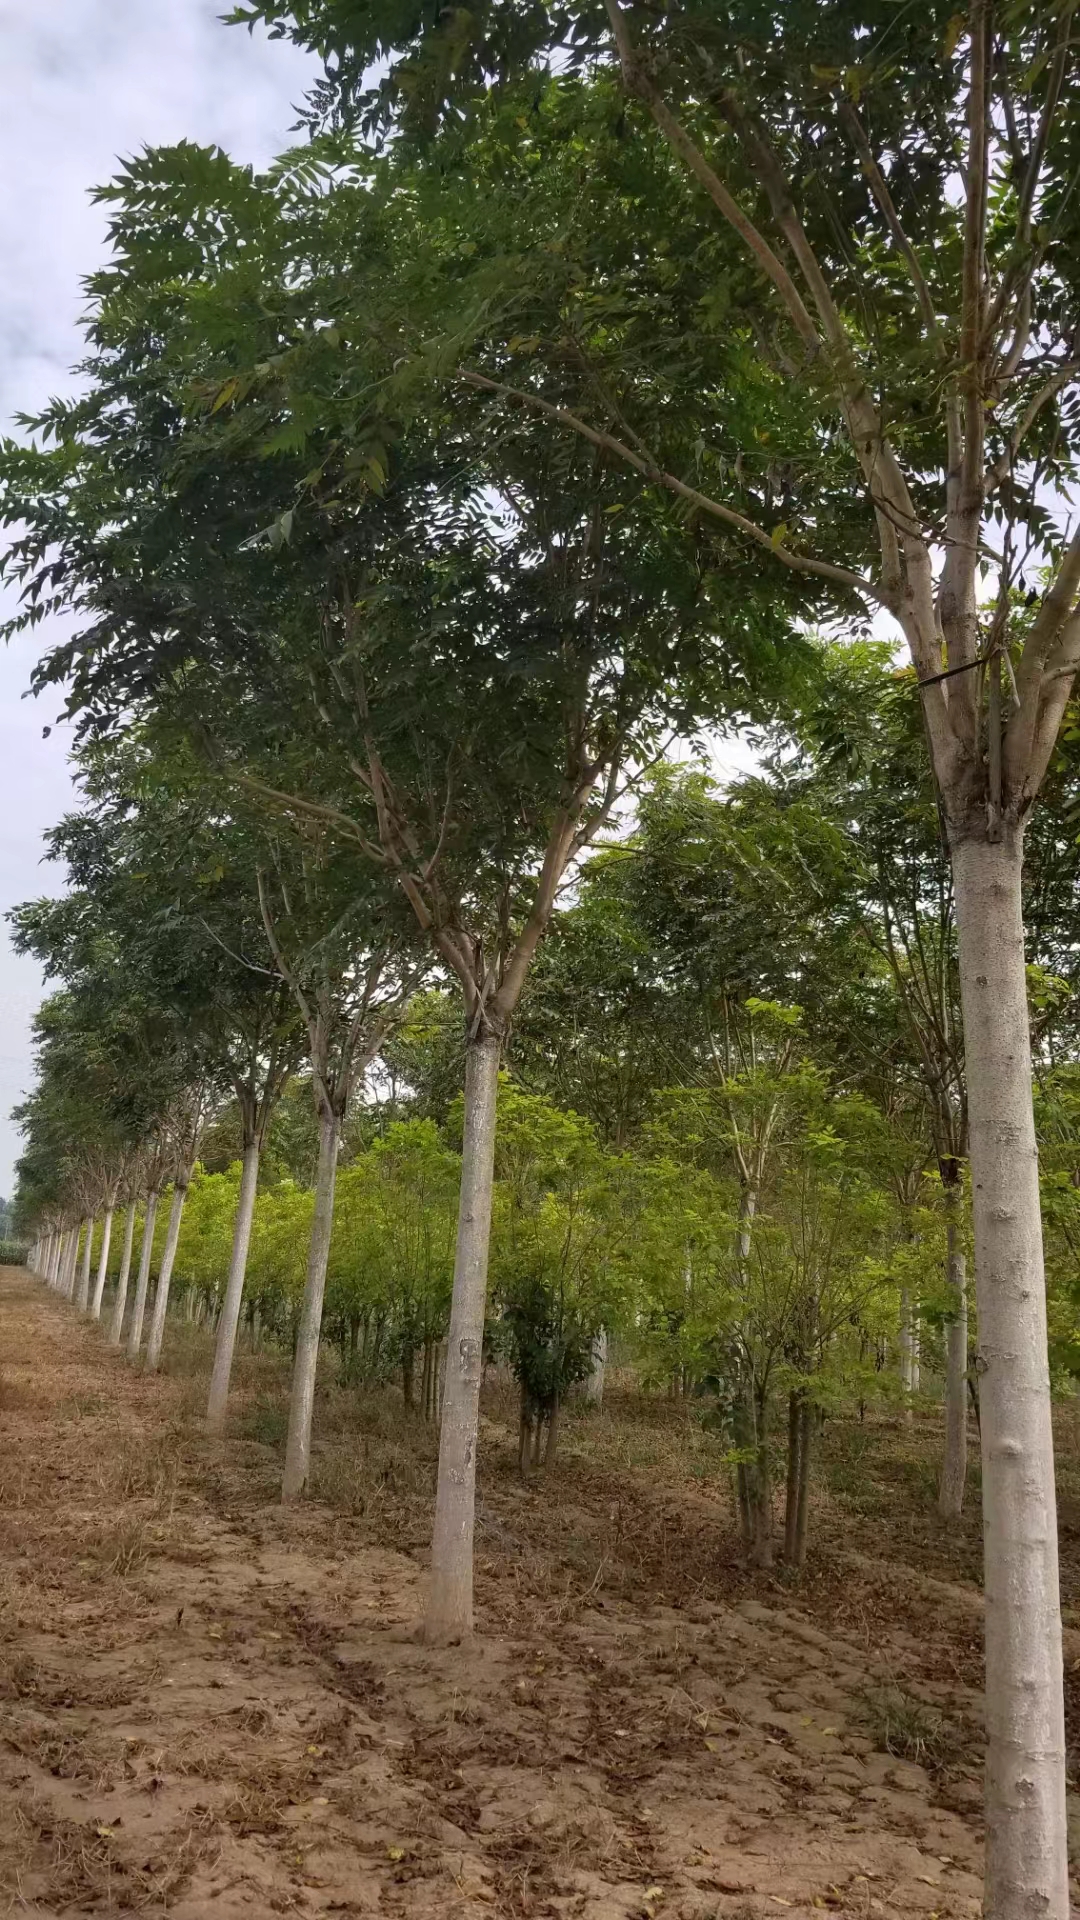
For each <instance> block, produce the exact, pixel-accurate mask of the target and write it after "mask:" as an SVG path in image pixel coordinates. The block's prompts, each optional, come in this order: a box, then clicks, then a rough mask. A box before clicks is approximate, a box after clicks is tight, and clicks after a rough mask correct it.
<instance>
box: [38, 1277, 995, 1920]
mask: <svg viewBox="0 0 1080 1920" xmlns="http://www.w3.org/2000/svg"><path fill="white" fill-rule="evenodd" d="M191 1401H192V1395H191V1394H190V1392H185V1385H184V1382H183V1381H182V1380H175V1379H169V1378H159V1379H153V1380H147V1379H145V1378H140V1377H139V1376H136V1375H133V1374H132V1373H131V1372H130V1371H129V1369H128V1368H127V1367H126V1365H125V1363H124V1362H123V1361H122V1360H121V1359H119V1358H118V1357H117V1356H114V1355H112V1354H109V1353H107V1352H106V1351H105V1350H104V1348H103V1345H102V1342H101V1338H100V1335H99V1334H98V1333H97V1332H96V1331H95V1330H93V1329H91V1328H89V1327H80V1326H78V1325H76V1323H75V1319H74V1316H73V1315H72V1312H71V1310H70V1308H68V1307H66V1306H64V1305H62V1304H61V1303H59V1302H57V1301H56V1300H54V1298H53V1297H52V1296H51V1295H48V1294H46V1293H45V1292H44V1290H43V1289H42V1288H41V1287H40V1285H38V1284H37V1283H35V1282H32V1281H30V1280H29V1279H28V1278H27V1276H25V1275H24V1274H21V1273H18V1272H15V1271H13V1270H6V1271H3V1272H0V1796H2V1800H3V1806H2V1809H0V1912H4V1911H10V1912H12V1913H20V1914H21V1913H29V1914H38V1915H60V1914H65V1915H79V1914H103V1913H114V1912H127V1911H139V1912H143V1913H146V1914H151V1915H158V1914H166V1913H168V1914H169V1915H171V1916H174V1920H196V1916H198V1917H199V1920H202V1916H211V1915H212V1916H219V1917H220V1920H230V1917H231V1916H241V1915H243V1916H256V1915H266V1914H268V1913H296V1914H319V1913H328V1914H329V1913H337V1914H358V1915H386V1916H393V1915H407V1916H410V1917H412V1916H415V1920H434V1917H435V1916H439V1917H440V1920H466V1917H467V1916H468V1917H469V1920H472V1917H473V1916H480V1915H485V1916H487V1915H492V1914H494V1915H501V1916H502V1915H504V1916H530V1915H532V1916H547V1915H567V1916H571V1915H573V1916H582V1920H631V1916H635V1917H637V1920H647V1917H648V1916H656V1920H676V1917H678V1920H705V1917H706V1916H714V1915H728V1914H731V1915H737V1916H739V1920H751V1916H754V1915H759V1914H762V1915H764V1914H769V1915H773V1916H775V1915H778V1914H781V1913H790V1914H792V1915H800V1914H803V1913H806V1914H810V1913H812V1912H814V1911H817V1912H820V1911H821V1909H823V1908H828V1909H831V1910H832V1911H833V1912H836V1913H842V1914H852V1915H858V1916H859V1920H866V1916H867V1915H868V1914H883V1915H893V1914H896V1915H900V1914H903V1915H905V1916H910V1915H911V1914H913V1913H915V1914H917V1913H925V1914H927V1915H938V1916H942V1917H943V1920H944V1916H951V1915H974V1914H975V1913H976V1912H977V1910H978V1903H979V1891H980V1889H979V1881H978V1878H977V1875H978V1871H979V1854H980V1843H979V1835H978V1823H977V1814H976V1813H975V1812H973V1811H971V1810H970V1809H971V1806H972V1803H973V1802H975V1803H976V1804H977V1799H978V1793H977V1788H976V1787H975V1785H974V1782H973V1780H972V1779H970V1778H965V1777H963V1773H962V1771H961V1772H960V1773H959V1774H957V1773H956V1772H955V1771H954V1773H953V1775H952V1777H951V1778H950V1779H949V1781H948V1783H947V1784H945V1785H943V1784H942V1780H941V1778H940V1777H939V1778H937V1779H936V1780H935V1779H932V1778H931V1776H930V1775H929V1774H928V1773H927V1772H925V1771H924V1770H923V1769H922V1768H921V1767H918V1766H914V1765H911V1764H910V1763H908V1762H905V1761H897V1760H896V1759H894V1758H893V1757H892V1756H891V1755H890V1754H888V1753H884V1752H879V1751H875V1750H874V1747H873V1743H872V1740H871V1739H870V1738H869V1737H868V1736H867V1733H866V1730H865V1712H864V1710H861V1709H860V1705H859V1702H860V1699H861V1696H862V1693H863V1690H864V1689H865V1687H866V1686H867V1684H868V1680H870V1679H872V1678H874V1677H875V1670H876V1669H877V1675H876V1677H877V1678H878V1679H882V1678H883V1677H885V1676H886V1674H887V1668H880V1664H879V1663H877V1662H876V1659H875V1656H874V1654H873V1652H872V1651H871V1652H868V1650H867V1648H866V1647H865V1646H864V1647H856V1646H855V1645H853V1644H850V1643H847V1642H845V1641H844V1640H843V1639H842V1638H839V1637H837V1636H836V1635H835V1634H832V1633H829V1632H822V1631H821V1629H820V1626H818V1627H815V1626H814V1625H812V1624H811V1623H810V1622H808V1621H807V1620H805V1619H804V1618H802V1617H800V1616H799V1615H798V1614H796V1613H794V1612H791V1611H788V1610H785V1609H782V1608H777V1607H767V1606H764V1605H762V1604H761V1603H760V1602H759V1601H756V1600H752V1599H744V1600H743V1601H742V1602H740V1603H739V1604H738V1605H734V1606H731V1607H724V1606H722V1605H720V1604H717V1603H714V1602H704V1601H703V1602H700V1603H698V1604H695V1605H692V1606H687V1607H685V1608H683V1609H681V1610H678V1611H676V1610H674V1609H672V1608H670V1607H665V1606H655V1607H652V1608H650V1609H642V1608H640V1607H638V1608H636V1609H635V1608H632V1607H631V1606H630V1605H629V1604H627V1603H626V1602H625V1601H623V1600H612V1601H610V1602H608V1603H606V1604H605V1603H604V1597H603V1595H602V1594H600V1593H597V1594H596V1595H594V1596H593V1598H592V1600H591V1601H585V1602H578V1603H576V1604H573V1605H571V1604H569V1603H568V1604H567V1606H566V1607H565V1608H564V1609H557V1610H554V1611H551V1610H549V1613H548V1615H547V1617H546V1618H545V1619H544V1620H543V1621H540V1622H538V1620H537V1617H536V1615H535V1611H533V1610H530V1609H529V1608H527V1607H525V1606H524V1605H523V1606H522V1609H521V1617H520V1621H515V1620H513V1610H512V1606H509V1608H508V1607H507V1606H504V1607H503V1608H502V1609H500V1615H501V1617H503V1618H506V1617H508V1613H509V1617H510V1618H511V1620H512V1631H510V1632H508V1633H501V1634H490V1635H486V1636H485V1637H484V1639H483V1641H482V1642H480V1643H479V1644H478V1645H477V1648H476V1649H475V1651H472V1652H469V1653H463V1652H460V1651H451V1652H449V1653H445V1654H444V1653H434V1652H430V1651H427V1650H426V1649H423V1648H422V1647H420V1646H418V1645H416V1644H415V1643H414V1642H413V1641H412V1640H411V1639H410V1637H409V1630H410V1628H411V1626H412V1623H413V1622H414V1620H415V1618H416V1615H417V1611H418V1606H419V1590H420V1582H421V1579H422V1567H421V1565H420V1562H419V1559H418V1558H417V1557H416V1556H414V1555H413V1554H406V1553H402V1552H395V1551H390V1550H388V1549H386V1548H378V1547H373V1546H367V1545H357V1544H355V1542H354V1541H353V1539H352V1538H351V1536H350V1532H349V1528H348V1524H347V1522H344V1521H343V1520H342V1517H341V1516H340V1515H338V1514H335V1513H332V1512H331V1511H329V1510H328V1509H325V1508H321V1507H318V1506H315V1505H312V1506H311V1507H306V1508H304V1509H303V1510H301V1511H300V1512H299V1513H296V1514H284V1513H283V1512H282V1511H281V1509H280V1508H279V1507H278V1506H276V1505H275V1504H274V1500H273V1490H274V1482H275V1478H276V1470H275V1462H274V1458H273V1456H272V1455H271V1454H269V1453H268V1452H267V1450H266V1449H263V1448H258V1447H254V1446H253V1445H252V1443H250V1442H244V1443H233V1445H232V1447H231V1450H228V1451H227V1450H226V1449H224V1448H223V1447H222V1446H215V1445H214V1444H213V1443H211V1442H209V1441H207V1440H205V1439H204V1438H202V1437H201V1436H200V1434H199V1431H198V1425H197V1421H195V1420H193V1418H192V1408H191ZM495 1571H496V1572H497V1569H495ZM492 1577H493V1576H492V1571H491V1567H490V1565H489V1571H488V1576H487V1578H488V1580H489V1583H490V1580H491V1578H492ZM508 1591H510V1590H509V1589H508ZM928 1624H929V1623H928ZM519 1629H520V1630H519Z"/></svg>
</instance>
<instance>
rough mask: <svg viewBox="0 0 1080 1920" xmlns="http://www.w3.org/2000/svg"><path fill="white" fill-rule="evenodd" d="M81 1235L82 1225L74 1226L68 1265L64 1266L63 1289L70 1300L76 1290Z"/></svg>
mask: <svg viewBox="0 0 1080 1920" xmlns="http://www.w3.org/2000/svg"><path fill="white" fill-rule="evenodd" d="M81 1235H82V1226H81V1225H79V1226H77V1227H72V1229H71V1239H70V1240H69V1242H68V1256H67V1265H66V1267H65V1268H64V1285H63V1289H62V1291H63V1295H64V1298H65V1300H70V1299H71V1298H72V1296H73V1295H74V1292H75V1276H76V1273H77V1272H78V1267H79V1241H80V1238H81Z"/></svg>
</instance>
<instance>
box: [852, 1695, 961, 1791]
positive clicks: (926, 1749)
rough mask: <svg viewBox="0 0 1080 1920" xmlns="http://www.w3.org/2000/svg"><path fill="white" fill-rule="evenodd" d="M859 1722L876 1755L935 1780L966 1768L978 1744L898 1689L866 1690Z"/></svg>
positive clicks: (952, 1721)
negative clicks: (919, 1769) (905, 1764)
mask: <svg viewBox="0 0 1080 1920" xmlns="http://www.w3.org/2000/svg"><path fill="white" fill-rule="evenodd" d="M859 1718H860V1720H861V1722H862V1725H863V1726H864V1727H865V1728H866V1731H867V1733H868V1734H869V1735H870V1737H871V1739H872V1740H873V1742H874V1745H875V1746H876V1747H877V1748H878V1750H879V1752H881V1753H891V1754H893V1755H894V1756H895V1758H896V1759H897V1760H910V1761H912V1762H913V1763H914V1764H915V1765H916V1766H920V1767H925V1768H926V1769H927V1771H928V1772H929V1773H932V1774H935V1775H939V1776H947V1775H949V1774H951V1773H956V1772H959V1771H961V1770H965V1769H966V1768H968V1767H969V1766H970V1764H971V1759H972V1749H973V1746H977V1745H978V1744H979V1742H978V1737H977V1735H976V1734H975V1733H974V1730H973V1729H972V1728H971V1727H970V1726H962V1725H961V1724H960V1723H959V1722H958V1721H957V1720H955V1719H953V1718H951V1717H950V1716H949V1715H948V1714H945V1713H942V1712H941V1711H940V1709H939V1708H937V1707H935V1706H931V1705H930V1703H929V1702H928V1701H926V1700H922V1699H920V1698H919V1697H918V1696H917V1695H915V1694H913V1693H909V1692H908V1691H907V1690H906V1689H905V1688H904V1687H900V1686H890V1687H878V1688H868V1689H867V1690H866V1692H865V1693H864V1694H863V1695H862V1699H861V1701H860V1714H859Z"/></svg>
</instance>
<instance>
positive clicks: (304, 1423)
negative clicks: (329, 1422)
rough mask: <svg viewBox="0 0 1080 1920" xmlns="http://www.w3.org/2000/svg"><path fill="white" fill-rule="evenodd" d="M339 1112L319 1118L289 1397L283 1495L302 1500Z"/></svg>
mask: <svg viewBox="0 0 1080 1920" xmlns="http://www.w3.org/2000/svg"><path fill="white" fill-rule="evenodd" d="M339 1132H340V1121H339V1120H338V1117H337V1115H336V1114H334V1113H331V1112H327V1111H324V1112H323V1113H322V1114H321V1115H320V1117H319V1165H318V1171H317V1173H316V1175H315V1213H314V1216H313V1218H312V1222H311V1239H310V1241H309V1242H308V1263H307V1278H306V1280H305V1282H304V1303H303V1306H302V1308H301V1312H300V1329H299V1332H298V1334H297V1338H296V1355H295V1359H294V1362H293V1376H292V1392H291V1394H290V1396H289V1434H288V1439H287V1440H286V1443H285V1470H284V1473H283V1474H282V1479H281V1497H282V1499H283V1500H298V1499H299V1498H300V1495H301V1494H302V1493H303V1491H304V1488H305V1486H306V1485H307V1479H308V1474H309V1472H310V1469H311V1420H312V1415H313V1413H314V1411H315V1376H316V1373H317V1372H318V1366H319V1335H320V1334H321V1332H322V1314H323V1296H324V1294H325V1292H326V1268H327V1263H328V1261H329V1259H330V1240H331V1236H332V1234H333V1231H334V1185H335V1182H336V1179H337V1158H338V1134H339Z"/></svg>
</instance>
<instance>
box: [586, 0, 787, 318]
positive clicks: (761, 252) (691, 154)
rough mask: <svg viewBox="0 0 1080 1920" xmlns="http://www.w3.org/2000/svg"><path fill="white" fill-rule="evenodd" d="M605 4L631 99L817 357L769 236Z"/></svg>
mask: <svg viewBox="0 0 1080 1920" xmlns="http://www.w3.org/2000/svg"><path fill="white" fill-rule="evenodd" d="M605 4H606V6H607V12H608V18H609V20H610V21H611V30H612V33H613V35H614V38H615V46H616V49H617V51H618V55H619V64H620V66H621V68H622V75H623V84H624V85H625V87H626V91H627V93H629V94H632V95H634V96H635V97H636V98H637V99H639V100H641V101H642V102H643V103H644V105H645V106H647V107H648V109H649V112H650V113H651V114H652V116H653V119H654V120H655V121H656V124H657V126H658V127H659V129H660V131H661V133H662V134H663V135H664V138H665V139H666V140H667V141H668V143H669V145H670V146H671V147H672V148H673V149H674V151H675V152H676V153H677V154H678V156H679V158H680V160H682V161H684V162H685V164H686V165H687V167H689V169H690V172H691V173H692V174H693V175H694V177H695V179H697V180H699V181H700V182H701V185H702V186H703V187H704V189H705V191H706V193H707V194H708V195H709V198H710V199H711V200H712V202H713V204H714V205H715V206H716V207H717V208H718V209H719V211H720V212H721V213H722V214H723V216H724V219H725V220H727V221H728V222H729V224H730V225H731V226H733V227H734V228H735V231H736V233H738V234H739V235H740V237H741V238H742V239H743V240H744V241H745V243H746V245H747V246H748V247H749V249H750V251H751V253H752V254H753V256H754V258H755V260H756V261H757V263H758V265H759V266H760V267H761V269H762V271H763V272H764V273H766V274H767V275H768V277H769V279H770V280H771V281H772V283H773V285H774V287H775V288H776V290H777V292H778V293H779V295H780V298H781V299H782V300H783V302H784V305H785V306H786V308H787V310H788V313H789V314H790V315H791V319H792V322H793V323H794V326H795V329H796V332H797V333H799V334H800V335H801V337H802V339H803V340H805V341H806V343H807V345H808V346H810V347H812V348H813V349H814V350H815V352H816V351H817V350H818V349H819V347H820V345H821V341H820V339H819V337H818V331H817V328H816V327H815V325H814V322H813V320H812V319H811V318H810V315H809V313H808V312H807V310H806V307H805V305H804V303H803V300H802V296H801V295H800V293H799V290H798V288H797V287H796V285H795V282H794V281H793V280H792V278H791V275H790V274H789V272H788V270H787V268H786V267H785V266H784V263H783V261H782V260H781V259H780V258H779V256H778V254H776V253H775V252H774V251H773V249H772V247H770V245H769V243H768V241H767V240H766V239H765V236H764V234H762V233H760V232H759V230H758V228H757V227H756V226H755V225H754V223H753V221H752V220H751V219H749V217H748V216H747V215H746V214H745V213H744V212H743V210H742V208H741V207H740V205H739V203H738V201H737V200H736V199H735V197H734V195H733V194H731V193H729V192H728V189H727V187H725V185H724V183H723V181H722V180H721V179H720V176H719V174H717V173H716V172H714V170H713V168H712V167H710V165H709V163H708V161H707V160H706V158H705V156H704V154H703V153H702V151H701V149H700V147H698V146H697V145H696V143H695V142H694V141H693V140H692V139H691V138H690V135H689V134H688V133H687V131H686V129H685V127H683V126H682V124H681V123H680V122H679V121H678V120H677V119H676V118H675V115H674V114H673V113H672V112H671V109H670V108H669V107H668V106H667V105H666V103H665V102H664V100H663V99H662V98H661V96H660V94H659V93H658V92H657V90H656V88H655V87H654V86H653V83H652V81H651V79H650V78H649V76H648V74H647V73H646V71H645V68H644V66H643V64H642V62H641V60H640V58H639V56H638V54H637V53H636V52H635V50H634V46H633V44H632V42H631V39H630V34H629V31H628V29H627V24H626V16H625V14H624V13H623V10H622V7H621V5H620V4H619V0H605Z"/></svg>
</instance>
